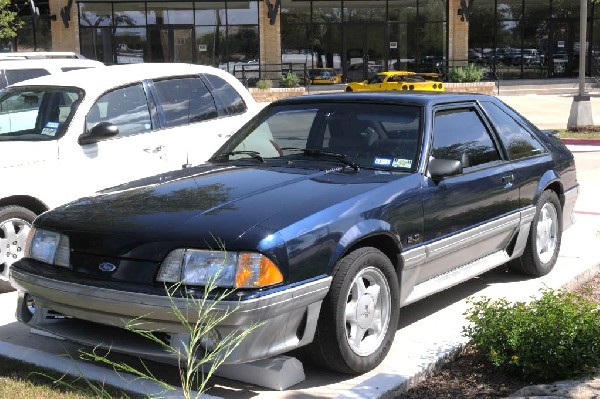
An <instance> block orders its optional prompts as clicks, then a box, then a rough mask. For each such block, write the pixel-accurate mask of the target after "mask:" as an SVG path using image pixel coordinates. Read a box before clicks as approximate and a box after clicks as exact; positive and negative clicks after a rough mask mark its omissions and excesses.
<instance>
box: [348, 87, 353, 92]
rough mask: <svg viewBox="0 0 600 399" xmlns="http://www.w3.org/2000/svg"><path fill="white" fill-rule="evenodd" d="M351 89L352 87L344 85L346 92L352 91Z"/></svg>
mask: <svg viewBox="0 0 600 399" xmlns="http://www.w3.org/2000/svg"><path fill="white" fill-rule="evenodd" d="M353 91H354V90H352V87H346V93H352V92H353Z"/></svg>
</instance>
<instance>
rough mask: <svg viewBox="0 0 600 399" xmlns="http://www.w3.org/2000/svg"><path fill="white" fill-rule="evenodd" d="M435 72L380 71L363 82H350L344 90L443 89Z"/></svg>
mask: <svg viewBox="0 0 600 399" xmlns="http://www.w3.org/2000/svg"><path fill="white" fill-rule="evenodd" d="M438 79H439V75H437V74H435V73H423V74H419V73H415V72H409V71H390V72H380V73H378V74H377V75H375V76H374V77H373V78H371V79H369V80H365V81H364V82H352V83H348V86H346V91H348V92H350V91H376V90H422V91H444V90H445V89H444V84H443V83H442V82H441V81H439V80H438Z"/></svg>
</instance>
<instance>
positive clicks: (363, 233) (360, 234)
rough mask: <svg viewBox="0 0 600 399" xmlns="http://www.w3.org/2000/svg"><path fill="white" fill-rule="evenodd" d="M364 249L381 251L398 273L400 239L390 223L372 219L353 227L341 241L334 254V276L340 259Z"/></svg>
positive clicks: (332, 261)
mask: <svg viewBox="0 0 600 399" xmlns="http://www.w3.org/2000/svg"><path fill="white" fill-rule="evenodd" d="M363 247H373V248H376V249H378V250H380V251H381V252H382V253H383V254H384V255H385V256H386V257H387V258H388V259H389V260H390V262H391V263H392V265H393V266H394V269H396V272H397V273H398V271H399V266H400V263H401V261H400V256H399V255H400V252H401V246H400V239H399V237H398V235H397V234H395V232H394V231H392V228H391V226H390V224H389V223H387V222H384V221H381V220H373V219H371V220H364V221H362V222H361V223H359V224H357V225H355V226H353V227H352V228H351V229H349V230H348V231H347V232H346V234H344V235H343V236H342V238H341V239H340V240H339V242H338V244H337V245H336V247H335V249H334V251H333V253H332V259H331V265H332V266H331V267H332V270H331V271H332V274H333V273H335V265H336V264H337V263H338V262H339V260H340V259H342V258H343V257H344V256H346V255H347V254H349V253H350V252H352V251H354V250H356V249H358V248H363ZM399 275H400V274H399V273H398V276H399ZM398 281H400V280H398Z"/></svg>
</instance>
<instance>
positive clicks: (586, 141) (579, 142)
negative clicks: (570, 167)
mask: <svg viewBox="0 0 600 399" xmlns="http://www.w3.org/2000/svg"><path fill="white" fill-rule="evenodd" d="M561 140H562V141H563V143H565V144H570V145H600V139H570V138H564V139H561Z"/></svg>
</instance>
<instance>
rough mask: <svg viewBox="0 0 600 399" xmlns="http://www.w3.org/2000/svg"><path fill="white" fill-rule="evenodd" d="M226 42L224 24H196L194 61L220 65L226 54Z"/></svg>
mask: <svg viewBox="0 0 600 399" xmlns="http://www.w3.org/2000/svg"><path fill="white" fill-rule="evenodd" d="M226 42H227V29H226V27H225V26H196V49H197V50H198V52H197V55H196V63H198V64H203V65H215V66H216V65H219V66H221V65H220V64H221V63H222V62H224V61H223V60H224V57H225V54H226V53H225V44H226Z"/></svg>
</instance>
